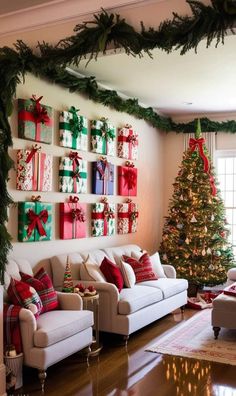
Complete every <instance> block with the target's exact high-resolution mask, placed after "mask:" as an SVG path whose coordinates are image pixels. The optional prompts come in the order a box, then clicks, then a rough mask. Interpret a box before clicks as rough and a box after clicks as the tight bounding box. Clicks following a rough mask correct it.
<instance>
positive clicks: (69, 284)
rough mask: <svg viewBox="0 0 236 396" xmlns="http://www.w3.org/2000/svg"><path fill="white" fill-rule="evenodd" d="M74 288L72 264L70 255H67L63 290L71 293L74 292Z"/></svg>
mask: <svg viewBox="0 0 236 396" xmlns="http://www.w3.org/2000/svg"><path fill="white" fill-rule="evenodd" d="M73 290H74V287H73V280H72V275H71V265H70V261H69V257H67V261H66V268H65V273H64V281H63V288H62V291H63V292H66V293H70V292H73Z"/></svg>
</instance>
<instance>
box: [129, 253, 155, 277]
mask: <svg viewBox="0 0 236 396" xmlns="http://www.w3.org/2000/svg"><path fill="white" fill-rule="evenodd" d="M123 260H124V261H125V262H126V263H128V264H129V265H131V267H132V268H133V270H134V273H135V276H136V283H138V282H143V281H147V280H156V279H157V276H156V275H155V274H154V272H153V269H152V264H151V261H150V258H149V256H148V254H147V253H144V254H143V255H142V256H141V257H140V259H139V260H136V259H135V258H133V257H128V256H125V255H124V256H123Z"/></svg>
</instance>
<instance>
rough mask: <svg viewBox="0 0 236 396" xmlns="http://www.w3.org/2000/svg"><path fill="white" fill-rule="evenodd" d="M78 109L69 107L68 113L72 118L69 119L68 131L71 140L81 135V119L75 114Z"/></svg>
mask: <svg viewBox="0 0 236 396" xmlns="http://www.w3.org/2000/svg"><path fill="white" fill-rule="evenodd" d="M78 111H79V109H76V108H75V107H74V106H71V108H70V110H69V113H71V114H72V118H71V119H70V121H69V123H70V130H71V132H72V136H73V138H75V139H77V137H78V136H79V135H81V133H82V130H83V118H82V117H78V115H77V112H78Z"/></svg>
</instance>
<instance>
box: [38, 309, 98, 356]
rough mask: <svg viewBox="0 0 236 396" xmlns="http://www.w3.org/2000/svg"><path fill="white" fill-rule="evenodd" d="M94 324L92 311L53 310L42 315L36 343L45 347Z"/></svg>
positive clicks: (39, 320)
mask: <svg viewBox="0 0 236 396" xmlns="http://www.w3.org/2000/svg"><path fill="white" fill-rule="evenodd" d="M92 325H93V313H92V311H51V312H46V313H44V314H43V315H40V317H39V319H38V321H37V330H36V331H35V332H34V345H35V346H36V347H40V348H45V347H47V346H49V345H53V344H56V343H57V342H60V341H62V340H64V339H66V338H68V337H71V336H72V335H74V334H76V333H79V332H80V331H83V330H85V329H87V328H88V327H90V326H92Z"/></svg>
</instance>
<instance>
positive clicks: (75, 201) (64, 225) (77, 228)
mask: <svg viewBox="0 0 236 396" xmlns="http://www.w3.org/2000/svg"><path fill="white" fill-rule="evenodd" d="M85 237H86V204H81V203H79V198H78V197H72V196H70V198H69V202H67V203H60V238H61V239H77V238H85Z"/></svg>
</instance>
